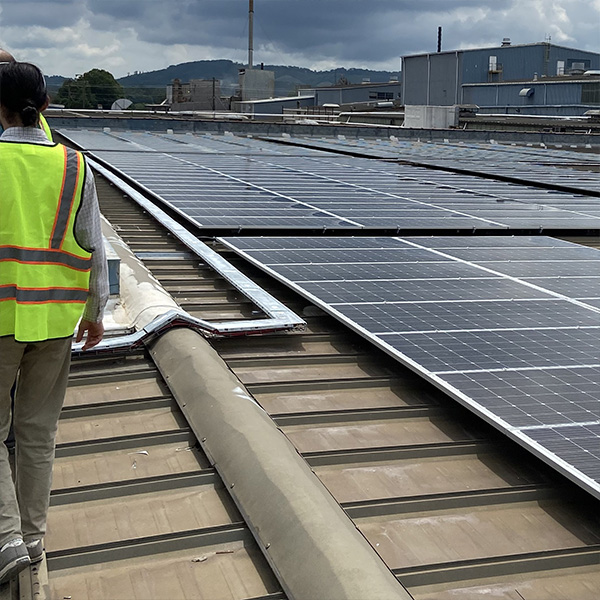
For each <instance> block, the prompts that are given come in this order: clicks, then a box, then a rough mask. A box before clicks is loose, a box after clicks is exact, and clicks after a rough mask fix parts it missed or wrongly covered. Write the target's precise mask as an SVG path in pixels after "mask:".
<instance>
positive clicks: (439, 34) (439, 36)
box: [437, 27, 442, 52]
mask: <svg viewBox="0 0 600 600" xmlns="http://www.w3.org/2000/svg"><path fill="white" fill-rule="evenodd" d="M437 51H438V52H441V51H442V28H441V27H438V45H437Z"/></svg>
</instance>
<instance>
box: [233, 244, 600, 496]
mask: <svg viewBox="0 0 600 600" xmlns="http://www.w3.org/2000/svg"><path fill="white" fill-rule="evenodd" d="M223 242H224V243H226V244H227V245H228V246H230V247H232V248H233V249H234V250H235V251H236V252H238V253H239V254H241V255H242V256H244V257H246V258H247V259H249V260H250V261H252V262H253V263H255V264H257V265H258V266H259V267H261V268H263V269H264V270H266V271H267V272H269V273H271V274H273V275H274V276H275V277H277V278H278V279H280V280H282V281H284V282H285V283H286V284H288V285H290V286H292V287H293V288H295V289H296V290H298V291H299V292H300V293H302V294H303V295H305V296H306V297H308V298H309V299H311V300H312V301H314V302H316V303H317V304H318V305H319V306H321V307H322V308H323V309H325V310H326V311H328V312H330V313H331V314H333V315H334V316H336V317H337V318H339V319H341V320H343V321H345V322H346V323H348V324H349V325H350V326H351V327H352V328H354V329H355V330H356V331H358V332H359V333H361V334H362V335H364V336H365V337H367V338H368V339H370V340H372V341H374V342H375V343H376V344H377V345H379V346H380V347H382V348H383V349H384V350H386V351H387V352H389V353H390V354H392V355H393V356H395V357H396V358H398V360H400V361H401V362H403V363H404V364H406V365H407V366H409V367H411V368H413V369H414V370H416V371H417V372H419V373H421V374H422V375H424V376H425V377H426V378H427V379H429V380H430V381H432V382H433V383H434V384H436V385H437V386H439V387H440V388H442V389H443V390H445V391H446V392H447V393H448V394H450V395H451V396H452V397H454V398H455V399H457V400H459V401H460V402H462V403H463V404H465V405H466V406H468V407H469V408H471V409H472V410H474V411H475V412H476V413H477V414H479V415H480V416H482V417H483V418H485V419H486V420H488V421H489V422H491V423H493V424H494V425H495V426H496V427H498V428H500V429H501V430H502V431H504V432H505V433H507V434H508V435H509V436H511V437H512V438H513V439H515V440H517V441H519V442H520V443H521V444H523V445H525V446H526V447H528V448H529V449H530V450H532V451H533V452H534V453H536V454H537V455H538V456H541V457H542V458H544V459H545V460H546V461H547V462H549V463H551V464H552V465H553V466H555V467H556V468H557V469H558V470H560V471H561V472H563V473H565V474H566V475H568V476H569V477H571V478H572V479H575V480H576V481H577V482H578V483H580V484H581V485H582V486H583V487H584V488H586V489H587V490H588V491H591V492H592V493H594V494H595V495H596V496H598V497H600V392H599V391H598V390H599V389H600V251H598V250H594V249H590V248H584V247H580V246H578V245H575V244H571V243H568V242H563V241H559V240H555V239H552V238H547V237H541V236H540V237H535V238H531V237H518V238H517V237H501V238H498V237H495V236H494V237H477V238H473V237H471V238H464V237H426V238H421V237H418V238H397V237H394V238H391V237H388V238H351V237H350V238H348V237H345V238H324V237H319V238H313V237H311V238H297V237H296V238H291V237H285V238H227V239H224V240H223Z"/></svg>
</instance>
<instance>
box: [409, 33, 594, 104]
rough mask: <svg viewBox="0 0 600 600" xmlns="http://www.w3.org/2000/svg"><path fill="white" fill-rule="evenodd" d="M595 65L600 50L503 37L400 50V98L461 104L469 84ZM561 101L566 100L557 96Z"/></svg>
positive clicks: (572, 71) (557, 73)
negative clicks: (457, 46) (495, 43)
mask: <svg viewBox="0 0 600 600" xmlns="http://www.w3.org/2000/svg"><path fill="white" fill-rule="evenodd" d="M595 69H600V54H598V53H595V52H586V51H584V50H576V49H574V48H567V47H565V46H557V45H554V44H550V43H547V42H540V43H535V44H522V45H514V46H513V45H511V44H510V42H509V41H508V40H505V41H504V42H503V44H502V46H499V47H494V48H480V49H470V50H455V51H452V52H439V53H432V54H417V55H412V56H404V57H402V83H403V90H404V92H403V93H404V103H405V104H427V105H437V106H448V105H452V104H465V103H467V102H471V100H470V99H471V98H472V93H471V91H470V92H469V94H471V95H470V96H469V98H470V99H469V100H468V99H467V98H466V86H467V85H468V84H502V83H505V82H514V81H527V82H530V81H534V80H536V79H537V80H539V79H542V78H547V77H556V76H559V77H560V76H566V75H570V74H582V73H584V72H585V71H588V70H595ZM498 89H499V88H498ZM552 89H553V92H552V93H554V92H557V93H559V91H560V88H558V87H557V88H552ZM564 89H565V90H566V89H567V88H564ZM494 93H495V92H494ZM536 93H537V91H536ZM546 93H548V90H547V92H546ZM565 93H566V92H565ZM568 94H575V95H577V92H576V91H569V92H568ZM498 97H499V100H500V96H498ZM538 97H539V94H538ZM573 97H574V96H573ZM536 99H537V98H536ZM559 100H560V98H559ZM565 100H568V99H567V98H565ZM473 103H475V104H478V103H477V102H473ZM565 103H570V102H562V101H559V102H558V104H565ZM579 103H581V99H580V100H579Z"/></svg>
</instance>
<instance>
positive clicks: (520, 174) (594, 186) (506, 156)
mask: <svg viewBox="0 0 600 600" xmlns="http://www.w3.org/2000/svg"><path fill="white" fill-rule="evenodd" d="M264 139H267V140H269V139H270V140H273V141H282V138H277V137H269V136H266V137H264ZM284 141H285V142H286V143H287V144H301V145H302V146H304V147H307V146H308V147H312V148H315V149H321V150H332V151H337V152H340V151H342V152H355V153H358V154H361V155H364V156H370V157H373V158H384V159H396V160H410V161H415V162H418V163H421V164H424V165H430V166H434V167H449V168H460V169H469V170H473V171H477V172H479V173H482V174H486V175H492V176H494V175H496V176H498V175H499V176H510V177H514V178H519V179H523V180H524V181H531V182H536V183H543V184H548V183H553V184H556V185H569V186H570V187H573V188H577V189H581V190H582V191H588V192H589V191H592V192H599V191H600V173H598V172H597V167H598V163H599V159H598V156H597V155H596V154H591V153H582V152H575V151H572V150H563V149H556V148H548V147H546V146H545V145H540V146H538V147H537V148H533V147H520V146H516V145H511V146H507V145H500V144H489V143H488V144H477V143H472V142H471V143H462V142H454V143H450V142H449V141H446V142H443V143H442V142H422V141H420V140H417V141H413V140H409V141H404V140H399V139H396V138H394V137H393V136H392V138H390V139H385V140H381V139H376V140H365V139H352V138H346V137H345V136H339V137H337V138H332V137H330V138H323V137H321V138H318V137H315V136H310V137H308V136H294V137H289V136H287V137H286V138H284ZM575 169H577V171H576V172H575ZM594 170H595V172H594Z"/></svg>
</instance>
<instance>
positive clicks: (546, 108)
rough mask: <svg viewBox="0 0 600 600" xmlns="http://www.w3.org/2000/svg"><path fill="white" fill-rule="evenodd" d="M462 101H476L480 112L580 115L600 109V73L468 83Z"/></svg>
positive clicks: (470, 102)
mask: <svg viewBox="0 0 600 600" xmlns="http://www.w3.org/2000/svg"><path fill="white" fill-rule="evenodd" d="M463 100H464V102H465V103H466V104H476V105H477V106H478V107H479V110H478V112H479V113H498V112H502V113H505V114H514V113H522V114H529V115H553V116H580V115H583V114H584V113H585V112H586V111H588V110H593V109H596V110H597V109H599V108H600V76H573V75H572V76H562V77H542V78H538V79H534V80H532V81H521V82H505V83H469V84H465V85H463Z"/></svg>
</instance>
